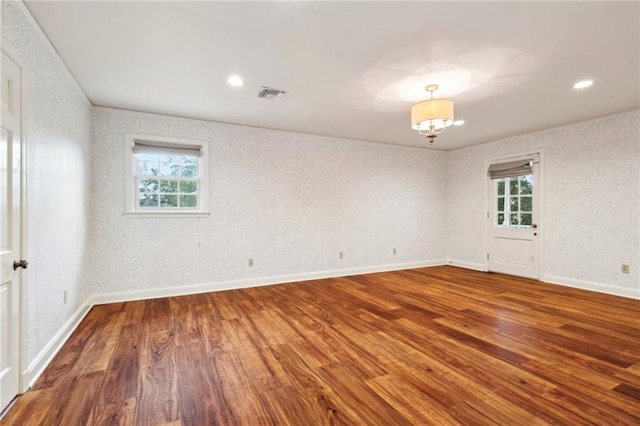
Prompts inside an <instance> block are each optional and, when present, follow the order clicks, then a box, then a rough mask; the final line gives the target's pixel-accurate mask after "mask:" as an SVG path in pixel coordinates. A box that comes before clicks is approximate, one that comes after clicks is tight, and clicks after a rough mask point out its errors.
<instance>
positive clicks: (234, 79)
mask: <svg viewBox="0 0 640 426" xmlns="http://www.w3.org/2000/svg"><path fill="white" fill-rule="evenodd" d="M227 83H229V84H230V85H232V86H236V87H240V86H242V85H243V84H244V81H242V79H241V78H240V77H238V76H237V75H232V76H231V77H229V78H228V79H227Z"/></svg>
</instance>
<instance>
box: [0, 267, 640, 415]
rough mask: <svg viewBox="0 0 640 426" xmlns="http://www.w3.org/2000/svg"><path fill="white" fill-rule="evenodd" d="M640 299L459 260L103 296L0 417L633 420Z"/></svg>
mask: <svg viewBox="0 0 640 426" xmlns="http://www.w3.org/2000/svg"><path fill="white" fill-rule="evenodd" d="M639 313H640V301H638V300H632V299H624V298H620V297H615V296H608V295H603V294H597V293H591V292H587V291H581V290H575V289H570V288H566V287H560V286H553V285H548V284H542V283H538V282H535V281H530V280H526V279H519V278H513V277H507V276H503V275H497V274H486V273H480V272H475V271H469V270H464V269H458V268H454V267H448V266H443V267H434V268H424V269H414V270H408V271H398V272H389V273H380V274H369V275H360V276H354V277H344V278H335V279H325V280H318V281H310V282H301V283H293V284H283V285H277V286H269V287H260V288H252V289H244V290H234V291H226V292H217V293H208V294H200V295H192V296H184V297H172V298H166V299H156V300H147V301H137V302H128V303H118V304H111V305H102V306H96V307H94V308H93V309H92V310H91V312H90V313H89V314H88V315H87V317H86V318H85V319H84V321H83V322H82V324H81V325H80V326H79V328H78V329H77V330H76V332H75V333H74V334H73V336H72V337H71V338H70V340H69V341H68V342H67V344H66V345H65V346H64V348H63V349H62V350H61V351H60V352H59V354H58V355H57V357H56V358H55V360H54V361H53V362H52V363H51V365H50V366H49V367H48V368H47V370H46V371H45V373H44V374H43V375H42V377H41V378H40V379H39V380H38V382H37V383H36V384H35V386H34V387H33V388H32V389H31V390H30V391H29V392H27V393H26V394H25V395H23V396H22V397H20V398H19V400H18V401H17V403H16V404H15V405H14V407H13V408H12V409H11V410H10V411H9V412H8V414H7V416H6V417H5V419H3V421H2V423H3V425H4V424H7V425H14V424H15V425H85V424H89V425H105V424H121V425H134V424H136V425H169V424H170V425H214V424H220V425H252V426H253V425H270V424H275V425H296V426H301V425H324V424H348V425H407V424H415V425H428V424H434V425H448V424H463V425H488V424H501V425H542V424H566V425H582V424H599V425H604V424H606V425H612V424H628V425H631V424H636V425H637V424H640V343H639V338H640V315H639Z"/></svg>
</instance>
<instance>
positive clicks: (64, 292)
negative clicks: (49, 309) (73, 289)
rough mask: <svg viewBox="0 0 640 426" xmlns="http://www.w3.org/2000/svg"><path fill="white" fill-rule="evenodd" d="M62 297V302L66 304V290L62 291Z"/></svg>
mask: <svg viewBox="0 0 640 426" xmlns="http://www.w3.org/2000/svg"><path fill="white" fill-rule="evenodd" d="M62 297H63V299H64V304H65V305H66V304H67V290H65V291H63V292H62Z"/></svg>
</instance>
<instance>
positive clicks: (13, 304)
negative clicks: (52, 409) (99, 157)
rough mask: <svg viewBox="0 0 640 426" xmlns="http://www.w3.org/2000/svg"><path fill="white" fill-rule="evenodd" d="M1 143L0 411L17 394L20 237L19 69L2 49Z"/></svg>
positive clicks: (20, 148) (20, 94)
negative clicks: (15, 264) (15, 266)
mask: <svg viewBox="0 0 640 426" xmlns="http://www.w3.org/2000/svg"><path fill="white" fill-rule="evenodd" d="M1 65H2V66H1V69H2V119H1V122H2V123H1V133H2V135H1V136H2V145H1V146H0V158H1V163H0V174H1V175H2V180H1V181H0V186H1V188H0V193H1V194H0V197H1V199H0V214H1V219H0V241H1V246H0V257H1V263H0V278H1V280H0V411H2V409H4V407H6V406H7V404H9V403H10V402H11V400H12V399H13V398H14V397H15V396H16V395H17V394H18V384H19V337H18V336H19V330H20V326H19V320H20V312H19V308H20V276H21V273H20V271H21V270H22V269H21V268H20V266H18V265H17V266H18V267H17V268H15V269H17V271H16V270H14V261H16V260H17V259H20V255H21V254H22V253H21V246H20V245H21V238H20V222H21V212H22V210H21V204H20V194H21V193H20V190H21V184H22V180H21V176H22V164H21V150H22V146H21V145H22V144H21V134H20V125H21V123H20V121H21V96H22V93H21V90H22V84H21V81H22V79H21V69H20V67H19V66H18V65H17V64H16V63H15V62H14V61H13V60H12V59H11V57H10V56H9V55H7V54H6V53H5V52H4V50H3V51H2V62H1ZM25 266H26V265H25Z"/></svg>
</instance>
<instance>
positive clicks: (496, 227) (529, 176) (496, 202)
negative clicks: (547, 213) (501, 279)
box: [487, 154, 541, 279]
mask: <svg viewBox="0 0 640 426" xmlns="http://www.w3.org/2000/svg"><path fill="white" fill-rule="evenodd" d="M539 163H540V160H539V155H537V154H536V155H530V156H526V157H524V158H518V159H509V160H503V161H498V162H495V163H492V164H491V165H490V166H489V174H490V175H489V206H490V207H489V212H488V214H487V219H488V232H487V235H488V238H489V241H488V244H487V247H488V253H487V263H488V270H489V271H491V272H500V273H503V274H509V275H517V276H520V277H526V278H534V279H539V278H540V226H539V225H540V222H539V216H540V215H539V210H540V203H539V195H538V194H540V181H541V180H540V179H539V175H540V173H539V165H540V164H539Z"/></svg>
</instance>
